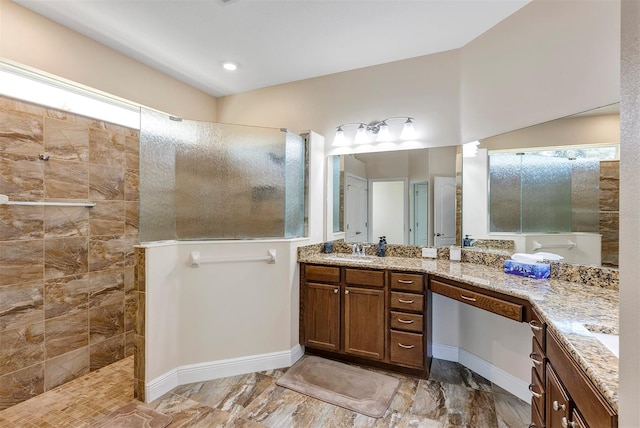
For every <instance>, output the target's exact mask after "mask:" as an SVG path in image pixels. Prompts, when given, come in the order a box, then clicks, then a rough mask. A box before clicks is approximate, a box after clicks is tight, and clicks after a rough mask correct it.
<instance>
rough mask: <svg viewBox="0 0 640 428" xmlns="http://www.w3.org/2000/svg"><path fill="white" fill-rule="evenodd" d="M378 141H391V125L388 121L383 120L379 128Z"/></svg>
mask: <svg viewBox="0 0 640 428" xmlns="http://www.w3.org/2000/svg"><path fill="white" fill-rule="evenodd" d="M376 141H377V142H379V143H383V142H386V141H391V132H389V125H387V123H386V122H382V123H381V124H380V128H379V130H378V137H377V138H376Z"/></svg>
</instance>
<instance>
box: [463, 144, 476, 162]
mask: <svg viewBox="0 0 640 428" xmlns="http://www.w3.org/2000/svg"><path fill="white" fill-rule="evenodd" d="M478 144H480V141H472V142H470V143H464V144H463V145H462V157H463V158H474V157H476V153H478Z"/></svg>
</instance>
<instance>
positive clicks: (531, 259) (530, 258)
mask: <svg viewBox="0 0 640 428" xmlns="http://www.w3.org/2000/svg"><path fill="white" fill-rule="evenodd" d="M562 259H564V257H562V256H559V255H558V254H553V253H544V252H539V253H535V254H527V253H515V254H513V255H512V256H511V260H515V261H517V262H523V263H540V262H541V261H543V260H548V261H558V260H562Z"/></svg>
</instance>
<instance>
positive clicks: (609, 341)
mask: <svg viewBox="0 0 640 428" xmlns="http://www.w3.org/2000/svg"><path fill="white" fill-rule="evenodd" d="M591 334H592V335H593V337H595V338H596V339H598V340H599V341H600V342H601V343H602V344H603V345H604V346H606V347H607V349H609V350H610V351H611V352H612V353H613V355H615V356H616V357H618V358H620V340H619V338H620V336H618V335H617V334H605V333H594V332H591Z"/></svg>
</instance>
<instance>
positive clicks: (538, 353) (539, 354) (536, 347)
mask: <svg viewBox="0 0 640 428" xmlns="http://www.w3.org/2000/svg"><path fill="white" fill-rule="evenodd" d="M529 358H531V364H533V368H535V369H536V372H537V373H538V377H539V378H540V380H541V381H542V383H544V382H545V373H544V366H545V364H546V363H547V358H546V357H545V355H544V352H543V351H542V348H540V344H539V343H538V340H537V339H536V338H535V337H532V338H531V354H529Z"/></svg>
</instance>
